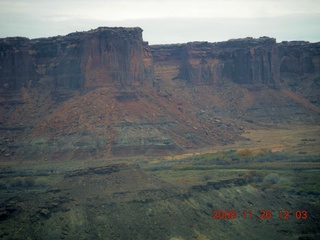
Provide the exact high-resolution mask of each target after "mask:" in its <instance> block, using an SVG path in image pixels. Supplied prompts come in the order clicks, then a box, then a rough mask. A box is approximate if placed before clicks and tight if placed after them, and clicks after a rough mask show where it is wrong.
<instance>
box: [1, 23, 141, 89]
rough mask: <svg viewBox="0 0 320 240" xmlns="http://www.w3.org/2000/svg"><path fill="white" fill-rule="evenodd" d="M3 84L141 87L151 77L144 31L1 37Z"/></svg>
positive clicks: (99, 30) (68, 86)
mask: <svg viewBox="0 0 320 240" xmlns="http://www.w3.org/2000/svg"><path fill="white" fill-rule="evenodd" d="M0 52H1V55H0V66H1V69H0V87H1V88H2V87H4V86H5V87H6V88H9V89H12V90H15V89H19V88H20V87H21V86H26V85H27V84H28V83H29V81H32V82H33V84H37V83H44V82H45V83H46V86H52V85H53V86H54V87H63V88H71V89H76V88H81V87H95V86H122V87H126V86H137V85H138V86H139V85H143V84H144V82H145V81H146V80H147V79H146V77H145V72H146V71H147V69H145V65H144V60H143V54H144V49H143V41H142V29H140V28H98V29H95V30H91V31H88V32H77V33H71V34H68V35H67V36H58V37H52V38H41V39H33V40H29V39H26V38H6V39H1V40H0Z"/></svg>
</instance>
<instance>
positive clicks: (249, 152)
mask: <svg viewBox="0 0 320 240" xmlns="http://www.w3.org/2000/svg"><path fill="white" fill-rule="evenodd" d="M236 153H237V155H239V156H243V157H244V156H250V155H252V154H253V152H252V150H250V149H247V148H244V149H238V150H237V152H236Z"/></svg>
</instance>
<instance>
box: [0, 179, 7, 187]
mask: <svg viewBox="0 0 320 240" xmlns="http://www.w3.org/2000/svg"><path fill="white" fill-rule="evenodd" d="M4 188H7V183H6V182H5V181H4V180H0V189H4Z"/></svg>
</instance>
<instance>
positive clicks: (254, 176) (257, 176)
mask: <svg viewBox="0 0 320 240" xmlns="http://www.w3.org/2000/svg"><path fill="white" fill-rule="evenodd" d="M244 177H245V178H247V180H248V181H249V182H262V179H263V174H262V173H261V172H257V171H248V172H247V173H246V174H245V175H244Z"/></svg>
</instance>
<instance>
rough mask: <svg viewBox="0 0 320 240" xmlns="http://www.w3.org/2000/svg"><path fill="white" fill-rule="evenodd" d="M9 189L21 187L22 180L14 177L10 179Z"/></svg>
mask: <svg viewBox="0 0 320 240" xmlns="http://www.w3.org/2000/svg"><path fill="white" fill-rule="evenodd" d="M10 187H23V178H22V177H16V178H14V179H12V181H11V183H10Z"/></svg>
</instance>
